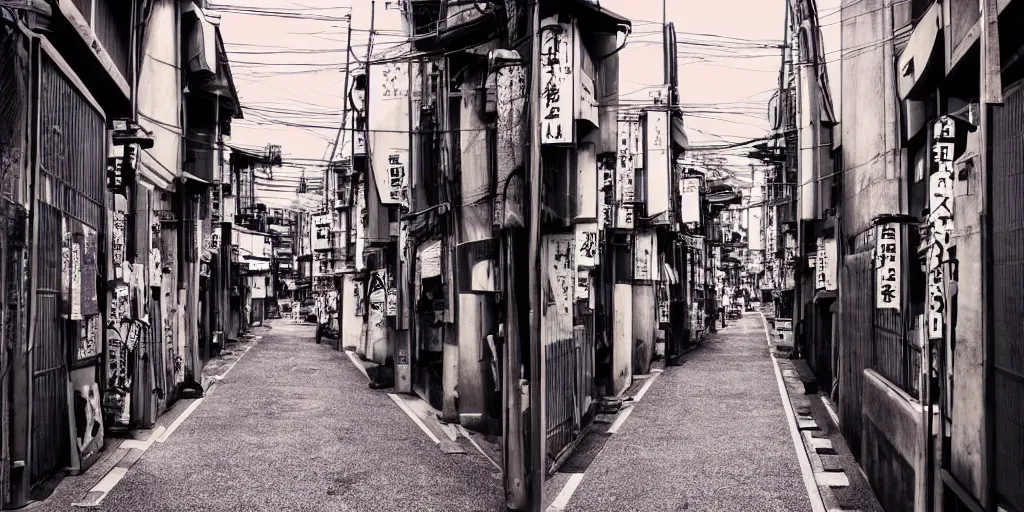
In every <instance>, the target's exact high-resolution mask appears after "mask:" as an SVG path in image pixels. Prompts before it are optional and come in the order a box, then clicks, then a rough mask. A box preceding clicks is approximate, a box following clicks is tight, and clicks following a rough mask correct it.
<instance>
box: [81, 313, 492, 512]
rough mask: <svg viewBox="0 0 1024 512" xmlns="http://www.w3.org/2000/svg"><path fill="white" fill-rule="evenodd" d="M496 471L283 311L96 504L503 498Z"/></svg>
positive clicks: (469, 504) (430, 504)
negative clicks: (453, 446)
mask: <svg viewBox="0 0 1024 512" xmlns="http://www.w3.org/2000/svg"><path fill="white" fill-rule="evenodd" d="M495 473H496V470H495V469H494V467H493V466H491V465H490V463H489V462H487V460H486V459H485V458H484V457H482V456H480V455H479V454H478V453H465V454H457V455H446V454H443V453H441V451H440V450H439V449H438V447H437V446H436V445H435V444H434V443H433V442H431V441H430V440H429V439H428V438H427V436H426V435H425V434H424V433H423V432H422V431H421V430H420V429H419V428H418V427H417V426H416V425H415V424H413V422H412V421H411V420H409V418H408V417H406V416H405V414H404V413H403V412H402V411H401V410H400V409H399V408H398V407H397V406H396V405H395V403H394V402H393V401H392V400H391V398H389V397H388V395H387V394H386V393H384V392H381V391H374V390H371V389H369V388H368V387H367V384H366V378H365V377H363V375H362V374H361V373H359V371H358V370H356V369H355V368H354V367H353V366H352V363H351V362H350V361H349V360H348V358H347V357H346V356H345V354H344V353H343V352H338V351H335V350H333V349H332V348H331V347H329V346H327V345H316V344H315V343H314V342H313V328H312V326H309V325H292V324H288V323H285V322H276V323H275V324H274V329H272V330H271V331H269V332H266V333H264V338H263V339H262V340H261V341H260V342H259V343H258V344H257V345H256V346H255V347H254V348H253V349H252V350H250V351H249V352H248V354H246V356H245V357H244V358H242V359H241V360H240V361H239V363H238V365H237V366H236V367H235V368H234V369H233V370H232V371H231V373H230V374H229V375H228V376H227V377H226V378H224V379H223V380H222V381H221V382H220V383H219V384H218V385H217V387H216V389H215V390H214V392H213V393H212V394H210V395H208V397H207V398H206V400H205V401H204V402H203V404H202V405H200V406H199V408H198V409H197V410H196V411H195V413H194V414H193V415H192V416H191V417H190V418H188V419H187V420H186V421H185V422H184V423H183V424H182V425H181V427H180V428H179V429H178V430H177V431H176V432H175V433H174V434H173V435H172V436H171V437H170V438H169V439H168V441H167V442H166V443H164V444H156V445H154V446H153V447H152V448H151V449H150V450H149V451H148V452H146V454H145V456H144V457H143V458H142V459H141V460H140V461H139V462H138V463H137V464H136V465H135V466H134V467H133V468H132V469H131V470H130V472H129V473H128V475H127V476H126V477H125V478H124V480H123V481H122V482H121V483H120V484H119V485H118V486H117V487H116V488H114V490H113V491H111V493H110V494H109V495H108V496H107V497H106V499H105V500H104V501H103V504H102V506H101V510H110V511H135V510H154V511H156V510H182V511H184V510H209V511H218V510H252V511H258V510H500V509H501V508H502V503H503V496H502V489H501V485H502V484H501V480H500V477H497V476H496V475H495Z"/></svg>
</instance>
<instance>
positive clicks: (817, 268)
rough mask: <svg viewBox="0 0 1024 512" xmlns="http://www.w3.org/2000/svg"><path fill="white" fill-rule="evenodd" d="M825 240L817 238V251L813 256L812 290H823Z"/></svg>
mask: <svg viewBox="0 0 1024 512" xmlns="http://www.w3.org/2000/svg"><path fill="white" fill-rule="evenodd" d="M825 263H826V262H825V239H824V238H818V251H817V253H815V256H814V289H815V290H824V289H825Z"/></svg>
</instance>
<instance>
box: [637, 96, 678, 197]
mask: <svg viewBox="0 0 1024 512" xmlns="http://www.w3.org/2000/svg"><path fill="white" fill-rule="evenodd" d="M644 129H645V135H644V142H646V144H647V151H646V155H645V158H644V162H645V163H646V167H645V169H646V171H647V182H646V185H647V215H648V216H651V217H654V216H657V215H661V214H662V213H665V212H667V211H668V210H669V205H670V203H669V192H670V191H671V190H672V187H671V185H670V182H669V163H670V160H671V158H670V156H671V155H670V154H669V140H668V112H667V111H660V110H648V111H647V124H646V125H645V126H644Z"/></svg>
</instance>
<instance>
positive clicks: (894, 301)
mask: <svg viewBox="0 0 1024 512" xmlns="http://www.w3.org/2000/svg"><path fill="white" fill-rule="evenodd" d="M824 250H825V248H824V243H823V242H822V243H821V245H820V249H819V252H820V253H824ZM875 258H876V260H875V305H876V307H877V308H878V309H895V310H897V311H899V309H900V301H901V300H902V289H901V286H900V285H901V281H900V272H901V267H900V264H901V255H900V227H899V225H898V224H895V223H891V222H890V223H887V224H882V225H880V226H877V227H876V228H875ZM822 285H823V286H824V276H822Z"/></svg>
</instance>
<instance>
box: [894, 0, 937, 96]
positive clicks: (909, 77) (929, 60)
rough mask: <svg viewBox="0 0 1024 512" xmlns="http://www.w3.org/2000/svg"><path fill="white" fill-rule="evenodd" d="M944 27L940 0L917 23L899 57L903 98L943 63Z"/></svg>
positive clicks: (898, 67)
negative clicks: (942, 43) (941, 39)
mask: <svg viewBox="0 0 1024 512" xmlns="http://www.w3.org/2000/svg"><path fill="white" fill-rule="evenodd" d="M941 31H942V11H941V6H940V4H939V3H938V2H932V6H931V7H929V8H928V10H927V11H925V13H924V14H923V15H922V16H921V19H920V21H918V22H917V24H916V25H915V26H914V32H913V33H911V35H910V41H908V42H907V47H906V48H904V49H903V53H901V54H900V56H899V59H897V67H896V73H897V74H898V75H899V77H898V80H899V83H898V84H897V89H898V91H899V94H900V98H901V99H907V97H909V96H910V95H911V94H912V93H914V92H916V90H917V89H918V85H919V84H922V83H924V82H927V81H928V80H927V79H926V77H927V76H928V75H929V72H930V71H931V69H932V68H935V69H938V67H937V66H939V65H941V64H942V60H941V59H939V58H937V57H938V55H940V51H941V50H940V49H941V46H940V45H939V44H938V42H939V33H940V32H941Z"/></svg>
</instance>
